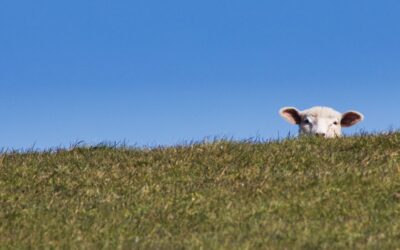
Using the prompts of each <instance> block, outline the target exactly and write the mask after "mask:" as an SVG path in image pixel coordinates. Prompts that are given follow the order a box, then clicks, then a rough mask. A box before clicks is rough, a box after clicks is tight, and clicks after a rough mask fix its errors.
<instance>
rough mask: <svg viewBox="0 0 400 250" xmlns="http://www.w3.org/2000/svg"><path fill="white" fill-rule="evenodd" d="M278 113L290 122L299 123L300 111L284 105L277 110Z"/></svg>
mask: <svg viewBox="0 0 400 250" xmlns="http://www.w3.org/2000/svg"><path fill="white" fill-rule="evenodd" d="M279 114H280V115H281V116H282V117H283V119H285V120H286V121H288V122H289V123H291V124H294V125H296V124H300V123H301V115H300V111H299V110H298V109H296V108H293V107H285V108H282V109H281V110H280V111H279Z"/></svg>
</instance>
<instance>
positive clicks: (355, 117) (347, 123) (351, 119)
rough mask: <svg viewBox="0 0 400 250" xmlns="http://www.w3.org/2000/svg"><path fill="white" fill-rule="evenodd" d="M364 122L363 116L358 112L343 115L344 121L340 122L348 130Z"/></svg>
mask: <svg viewBox="0 0 400 250" xmlns="http://www.w3.org/2000/svg"><path fill="white" fill-rule="evenodd" d="M362 120H364V116H363V114H361V113H359V112H357V111H349V112H346V113H344V114H343V115H342V120H341V121H340V123H341V125H342V127H344V128H348V127H351V126H353V125H356V124H357V123H359V122H361V121H362Z"/></svg>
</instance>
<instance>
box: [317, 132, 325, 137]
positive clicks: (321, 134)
mask: <svg viewBox="0 0 400 250" xmlns="http://www.w3.org/2000/svg"><path fill="white" fill-rule="evenodd" d="M316 135H317V136H318V137H325V135H326V134H325V133H317V134H316Z"/></svg>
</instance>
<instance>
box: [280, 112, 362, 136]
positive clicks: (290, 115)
mask: <svg viewBox="0 0 400 250" xmlns="http://www.w3.org/2000/svg"><path fill="white" fill-rule="evenodd" d="M279 114H280V115H281V116H282V117H283V118H284V119H285V120H286V121H288V122H289V123H291V124H294V125H298V126H299V134H300V135H316V136H320V137H325V138H334V137H341V136H342V128H348V127H351V126H353V125H355V124H357V123H359V122H361V121H362V120H364V115H363V114H361V113H359V112H357V111H348V112H346V113H343V114H341V113H339V112H338V111H336V110H334V109H332V108H329V107H313V108H310V109H307V110H303V111H299V110H298V109H296V108H294V107H284V108H282V109H281V110H280V111H279Z"/></svg>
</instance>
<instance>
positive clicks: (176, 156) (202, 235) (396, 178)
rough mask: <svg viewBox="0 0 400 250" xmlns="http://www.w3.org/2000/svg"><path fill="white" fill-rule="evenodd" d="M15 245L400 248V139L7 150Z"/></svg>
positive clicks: (3, 233) (2, 177)
mask: <svg viewBox="0 0 400 250" xmlns="http://www.w3.org/2000/svg"><path fill="white" fill-rule="evenodd" d="M0 246H1V248H9V249H27V248H66V249H354V248H356V249H400V133H391V134H388V135H364V136H359V137H349V138H341V139H332V140H324V139H319V138H301V139H287V140H283V141H280V142H265V143H264V142H252V141H244V142H235V141H215V142H212V143H198V144H192V145H185V146H176V147H166V148H153V149H135V148H126V147H111V146H97V147H77V148H73V149H70V150H55V151H49V152H25V153H21V152H8V153H2V154H1V155H0Z"/></svg>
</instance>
